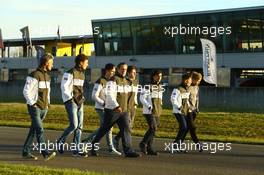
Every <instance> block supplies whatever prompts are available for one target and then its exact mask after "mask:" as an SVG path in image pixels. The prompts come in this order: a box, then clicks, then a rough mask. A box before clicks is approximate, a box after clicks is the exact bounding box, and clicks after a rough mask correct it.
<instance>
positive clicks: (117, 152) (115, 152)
mask: <svg viewBox="0 0 264 175" xmlns="http://www.w3.org/2000/svg"><path fill="white" fill-rule="evenodd" d="M109 154H112V155H118V156H121V155H122V153H121V152H119V151H117V150H116V149H115V148H112V149H111V150H109Z"/></svg>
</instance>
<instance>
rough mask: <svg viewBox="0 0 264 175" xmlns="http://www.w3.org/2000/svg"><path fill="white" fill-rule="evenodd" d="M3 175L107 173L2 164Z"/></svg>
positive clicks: (0, 172) (86, 174)
mask: <svg viewBox="0 0 264 175" xmlns="http://www.w3.org/2000/svg"><path fill="white" fill-rule="evenodd" d="M0 174H1V175H14V174H16V175H24V174H25V175H36V174H37V175H46V174H49V175H103V174H105V173H95V172H88V171H80V170H77V169H55V168H47V167H43V166H32V165H23V164H19V165H18V164H7V163H4V162H0Z"/></svg>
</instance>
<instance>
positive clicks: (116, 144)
mask: <svg viewBox="0 0 264 175" xmlns="http://www.w3.org/2000/svg"><path fill="white" fill-rule="evenodd" d="M113 145H114V147H115V149H116V150H118V151H119V141H118V140H116V138H115V137H113Z"/></svg>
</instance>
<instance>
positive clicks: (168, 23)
mask: <svg viewBox="0 0 264 175" xmlns="http://www.w3.org/2000/svg"><path fill="white" fill-rule="evenodd" d="M160 24H161V28H162V35H161V39H160V44H161V45H160V48H161V54H173V53H175V42H174V40H175V38H173V37H172V36H171V35H169V34H166V29H169V28H170V29H171V27H173V26H174V25H176V24H174V23H173V22H172V18H171V17H163V18H160Z"/></svg>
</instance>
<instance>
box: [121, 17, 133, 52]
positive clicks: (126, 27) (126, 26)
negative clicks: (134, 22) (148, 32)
mask: <svg viewBox="0 0 264 175" xmlns="http://www.w3.org/2000/svg"><path fill="white" fill-rule="evenodd" d="M121 34H122V41H121V45H122V51H123V54H124V55H132V54H133V41H132V37H131V27H130V21H122V22H121Z"/></svg>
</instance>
